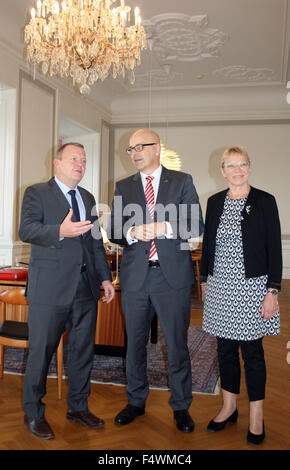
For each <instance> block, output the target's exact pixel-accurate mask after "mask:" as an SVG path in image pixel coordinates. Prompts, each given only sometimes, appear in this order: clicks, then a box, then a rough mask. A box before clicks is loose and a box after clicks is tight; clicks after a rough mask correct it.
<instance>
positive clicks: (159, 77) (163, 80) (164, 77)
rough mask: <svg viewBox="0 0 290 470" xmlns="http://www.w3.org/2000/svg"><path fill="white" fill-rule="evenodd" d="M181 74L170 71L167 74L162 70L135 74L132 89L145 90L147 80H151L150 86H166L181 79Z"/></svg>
mask: <svg viewBox="0 0 290 470" xmlns="http://www.w3.org/2000/svg"><path fill="white" fill-rule="evenodd" d="M182 77H183V74H182V73H180V72H175V71H172V72H170V73H169V74H167V73H166V72H165V71H164V70H163V69H153V70H151V72H147V73H142V74H135V83H134V87H136V88H147V87H148V83H149V80H151V86H153V87H158V86H166V85H169V84H170V83H171V82H172V81H173V80H175V79H181V78H182Z"/></svg>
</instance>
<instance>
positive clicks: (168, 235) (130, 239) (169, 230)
mask: <svg viewBox="0 0 290 470" xmlns="http://www.w3.org/2000/svg"><path fill="white" fill-rule="evenodd" d="M161 173H162V166H161V165H160V166H159V167H158V168H157V170H155V171H154V172H153V173H152V174H151V175H146V174H145V173H142V172H141V171H140V176H141V181H142V185H143V189H144V193H145V188H146V184H147V180H146V178H147V176H152V177H153V180H152V186H153V191H154V205H155V204H156V200H157V194H158V190H159V183H160V176H161ZM165 223H166V226H167V232H166V233H165V235H164V236H165V237H166V238H172V236H173V231H172V227H171V225H170V223H169V222H165ZM132 228H133V227H131V228H130V229H129V230H128V232H127V236H126V239H127V242H128V244H129V245H132V244H133V243H136V242H138V240H136V238H133V237H131V230H132ZM152 260H158V253H156V254H155V255H154V256H153V257H152Z"/></svg>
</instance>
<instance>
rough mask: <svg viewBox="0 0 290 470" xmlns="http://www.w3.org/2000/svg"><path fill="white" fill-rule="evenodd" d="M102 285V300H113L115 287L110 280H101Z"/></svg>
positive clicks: (107, 301)
mask: <svg viewBox="0 0 290 470" xmlns="http://www.w3.org/2000/svg"><path fill="white" fill-rule="evenodd" d="M102 287H103V289H104V293H105V295H103V297H102V302H106V303H107V304H108V303H109V302H111V300H113V298H114V296H115V289H114V286H113V284H112V283H111V281H103V282H102Z"/></svg>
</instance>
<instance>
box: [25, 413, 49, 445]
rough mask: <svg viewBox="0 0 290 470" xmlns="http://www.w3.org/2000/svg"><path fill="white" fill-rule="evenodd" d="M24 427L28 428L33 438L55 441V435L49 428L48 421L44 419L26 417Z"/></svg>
mask: <svg viewBox="0 0 290 470" xmlns="http://www.w3.org/2000/svg"><path fill="white" fill-rule="evenodd" d="M24 426H26V427H27V428H28V429H29V431H30V432H31V434H33V436H35V437H38V438H39V439H53V438H54V433H53V431H52V429H51V427H50V426H49V424H48V422H47V421H46V419H45V418H44V417H43V418H29V417H28V416H27V415H25V416H24Z"/></svg>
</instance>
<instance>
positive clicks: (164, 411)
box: [0, 280, 290, 455]
mask: <svg viewBox="0 0 290 470" xmlns="http://www.w3.org/2000/svg"><path fill="white" fill-rule="evenodd" d="M280 310H281V335H280V336H277V337H268V338H265V340H264V348H265V356H266V362H267V392H266V396H267V397H266V401H265V414H264V416H265V428H266V439H265V441H264V443H263V444H262V445H261V446H259V447H257V448H256V447H254V450H286V449H290V427H289V421H290V359H289V363H288V362H287V354H289V358H290V343H289V344H288V348H289V349H287V343H288V342H290V321H289V318H290V315H289V314H290V280H287V281H286V280H285V281H283V288H282V293H281V294H280ZM201 315H202V312H201V311H198V310H194V311H192V321H191V323H192V324H193V325H200V324H201ZM22 384H23V377H21V376H14V375H8V374H5V376H4V379H3V380H1V381H0V449H1V450H44V451H52V450H54V451H56V450H94V451H96V450H119V451H120V450H142V449H143V450H151V451H152V450H170V449H171V450H173V451H178V450H191V451H193V450H249V449H253V447H252V446H249V445H248V444H247V442H246V433H247V428H248V399H247V393H246V388H245V383H244V380H242V386H241V394H240V397H239V402H238V408H239V420H238V423H237V424H234V425H228V427H227V428H226V429H225V430H224V431H222V432H220V433H210V432H208V431H207V430H206V426H207V423H208V421H209V420H210V419H211V418H212V417H214V416H215V414H216V413H217V411H218V408H219V406H220V403H221V397H220V396H209V395H207V396H203V395H194V399H193V403H192V406H191V409H190V413H191V415H192V417H193V419H194V421H195V430H194V432H193V433H191V434H188V435H187V434H183V433H181V432H179V431H178V430H177V429H176V427H175V424H174V421H173V415H172V412H171V409H170V407H169V405H168V399H169V392H166V391H155V390H152V391H150V394H149V399H148V402H147V408H146V414H145V415H144V416H142V417H139V418H137V419H136V420H135V421H134V422H133V423H131V424H130V425H128V426H125V427H118V426H116V425H115V424H114V417H115V415H116V414H117V413H118V412H119V411H120V410H121V409H122V407H123V406H124V405H125V404H126V401H127V400H126V393H125V389H124V388H123V387H118V386H112V385H96V384H93V385H92V392H91V397H90V402H89V406H90V409H91V411H92V412H94V413H95V414H96V415H97V416H100V417H102V418H103V419H105V421H106V425H105V428H103V429H100V430H90V429H87V428H84V427H83V426H81V425H80V424H77V423H74V422H71V421H67V420H66V419H65V415H66V400H65V396H66V393H67V383H66V382H64V385H63V396H64V398H63V399H62V400H58V399H57V388H56V380H55V379H48V383H47V396H46V398H45V400H44V401H45V403H46V405H47V410H46V418H47V420H48V422H49V423H50V425H51V427H52V428H53V430H54V432H55V435H56V437H55V439H53V440H50V441H43V440H39V439H37V438H34V437H33V436H31V435H30V433H29V432H28V431H27V429H26V428H24V426H23V411H22V408H21V394H22ZM13 455H14V453H13Z"/></svg>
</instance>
